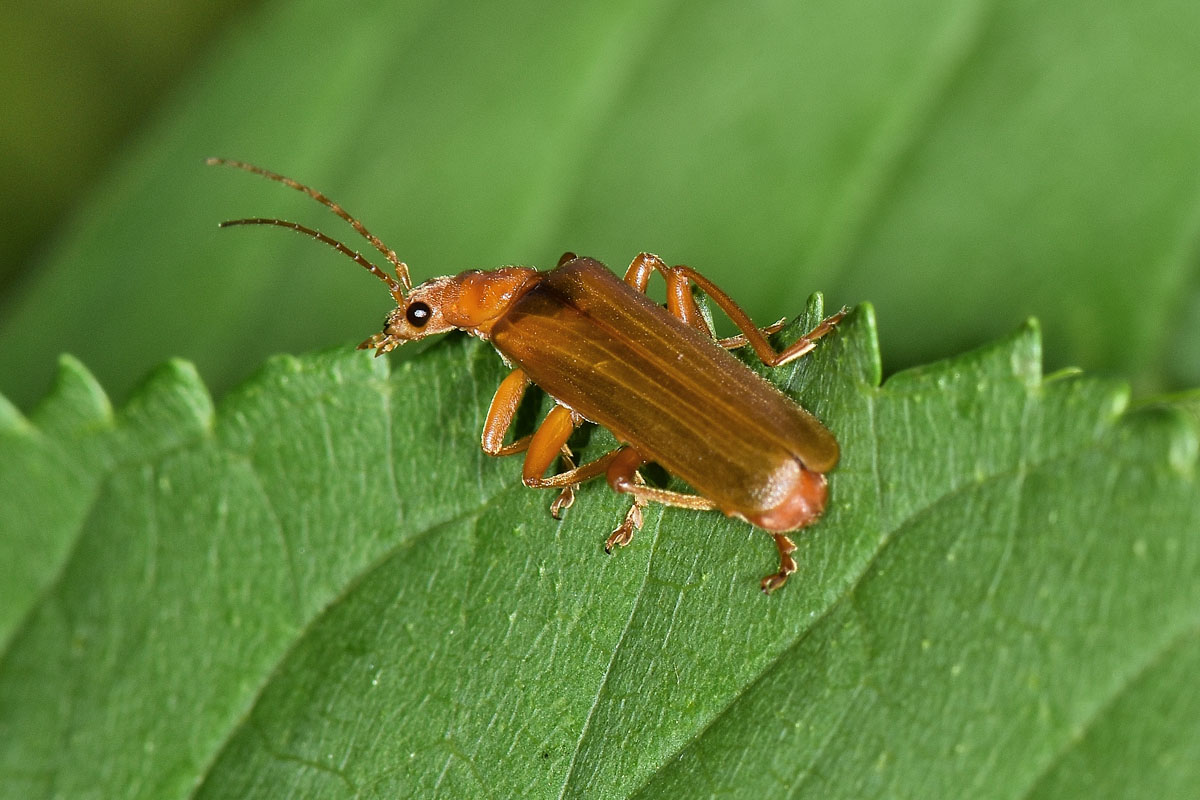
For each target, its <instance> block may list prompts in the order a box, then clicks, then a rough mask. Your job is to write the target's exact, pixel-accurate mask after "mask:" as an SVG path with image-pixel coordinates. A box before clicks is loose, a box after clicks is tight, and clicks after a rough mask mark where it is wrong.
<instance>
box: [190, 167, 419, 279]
mask: <svg viewBox="0 0 1200 800" xmlns="http://www.w3.org/2000/svg"><path fill="white" fill-rule="evenodd" d="M204 163H205V164H208V165H210V166H212V165H217V164H221V165H224V166H227V167H235V168H236V169H240V170H245V171H246V172H253V173H254V174H255V175H261V176H262V177H264V178H267V179H268V180H272V181H275V182H276V183H282V184H283V185H284V186H290V187H291V188H293V189H295V190H296V191H298V192H304V193H305V194H306V195H308V196H309V197H311V198H312V199H313V200H316V201H317V202H318V203H320V204H321V205H323V206H325V207H326V208H328V209H329V210H330V211H332V212H333V213H335V214H337V215H338V216H339V217H341V218H342V219H344V220H346V222H349V223H350V225H351V227H353V228H354V230H356V231H358V232H359V234H360V235H362V237H363V238H364V239H366V240H367V241H368V242H370V243H371V244H372V245H373V246H374V247H375V249H376V250H378V251H379V252H381V253H383V257H384V258H386V259H387V260H388V262H389V263H390V264H391V265H392V266H393V267H394V268H395V269H396V277H397V278H399V279H400V285H401V286H403V287H404V291H410V290H411V289H412V279H411V278H409V276H408V265H407V264H405V263H404V262H403V261H401V260H400V259H399V258H398V257H397V256H396V251H395V250H393V249H392V248H390V247H388V246H387V245H385V244H384V243H383V241H382V240H380V238H379V237H378V236H376V235H375V234H373V233H371V232H370V231H369V230H367V226H366V225H363V224H362V223H361V222H359V221H358V220H357V219H356V218H354V217H352V216H351V215H350V213H349V212H348V211H346V209H344V208H342V207H341V206H340V205H338V204H337V203H335V202H333V201H332V200H330V199H329V198H328V197H326V196H325V195H323V194H321V193H320V192H318V191H317V190H316V189H313V188H311V187H308V186H305V185H304V184H303V183H300V182H299V181H295V180H292V179H291V178H288V177H286V176H283V175H280V174H278V173H276V172H271V170H269V169H263V168H262V167H257V166H255V165H254V164H247V163H246V162H244V161H234V160H233V159H229V158H208V159H205V161H204ZM238 224H247V223H245V222H244V221H241V220H238ZM253 224H266V225H271V224H276V223H270V222H266V223H253ZM291 224H292V223H285V225H286V226H291ZM300 229H301V228H300V227H297V228H296V230H300ZM312 233H316V231H312ZM314 238H317V237H314ZM321 241H325V240H324V239H321ZM329 243H330V242H326V244H329ZM376 271H378V268H376ZM388 280H389V281H391V280H392V279H391V278H388ZM394 294H395V293H394V292H393V295H394ZM398 299H399V298H397V300H398Z"/></svg>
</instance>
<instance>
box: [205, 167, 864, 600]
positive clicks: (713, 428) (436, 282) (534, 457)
mask: <svg viewBox="0 0 1200 800" xmlns="http://www.w3.org/2000/svg"><path fill="white" fill-rule="evenodd" d="M207 163H209V164H224V165H227V166H230V167H235V168H237V169H242V170H245V171H247V172H252V173H255V174H257V175H261V176H263V177H265V178H268V179H270V180H272V181H276V182H278V183H282V184H284V185H285V186H289V187H291V188H292V189H295V190H297V191H300V192H303V193H305V194H307V195H308V196H309V197H312V198H313V199H314V200H316V201H317V202H319V203H321V204H322V205H324V206H326V207H327V208H329V209H330V210H332V211H333V212H334V213H335V214H337V215H338V216H339V217H341V218H342V219H344V220H345V221H346V222H348V223H350V225H351V226H352V227H353V228H354V230H356V231H357V232H358V233H359V234H360V235H362V236H363V237H364V238H365V239H366V240H367V241H369V242H370V243H371V244H372V245H373V246H374V247H375V249H376V250H378V251H379V252H380V253H382V254H383V256H384V257H385V258H386V259H387V260H388V262H389V263H390V264H391V265H392V267H393V268H394V269H395V272H396V277H395V278H392V277H391V276H390V275H388V274H387V273H385V272H384V271H383V270H381V269H380V268H379V267H377V266H376V265H375V264H373V263H371V262H370V261H369V260H367V259H366V258H364V257H363V256H362V255H360V254H359V253H358V252H357V251H354V250H352V249H351V248H349V247H347V246H346V245H345V244H343V243H341V242H339V241H337V240H335V239H332V238H330V237H329V236H326V235H325V234H323V233H320V232H319V231H316V230H314V229H312V228H308V227H305V226H303V225H300V224H298V223H295V222H288V221H285V220H281V219H273V218H264V217H254V218H248V219H235V220H229V221H226V222H222V223H221V226H222V227H228V226H233V225H274V226H279V227H284V228H290V229H292V230H294V231H297V232H299V233H302V234H304V235H306V236H310V237H312V238H314V239H316V240H318V241H320V242H323V243H324V244H326V245H329V246H330V247H332V248H334V249H335V250H337V251H339V252H340V253H342V254H343V255H346V256H348V257H349V258H351V259H353V260H354V261H356V262H357V263H358V264H359V265H361V266H362V267H364V268H365V269H366V270H368V271H369V272H370V273H371V274H372V275H374V276H375V277H377V278H379V280H381V281H383V283H384V284H385V285H386V286H387V288H388V291H389V292H390V293H391V295H392V298H393V299H394V300H395V302H396V308H394V309H392V310H391V311H390V312H389V313H388V315H387V317H386V319H385V320H384V323H383V330H382V331H381V332H380V333H376V334H375V335H373V336H371V337H370V338H368V339H367V340H366V341H364V342H363V343H362V344H360V345H359V349H366V348H373V349H374V350H375V355H377V356H378V355H382V354H384V353H387V352H388V351H390V350H392V349H394V348H396V347H398V346H399V345H401V344H404V343H405V342H409V341H413V340H415V339H423V338H425V337H426V336H432V335H434V334H439V333H445V332H446V331H450V330H454V329H458V330H463V331H466V332H467V333H469V334H471V335H472V336H477V337H479V338H480V339H483V340H484V341H487V342H491V344H492V346H493V347H495V348H496V350H497V351H498V352H499V353H500V356H501V357H502V358H503V359H504V361H505V363H506V364H508V365H510V366H512V367H514V369H513V370H512V372H510V373H509V374H508V376H507V377H506V378H505V379H504V380H503V381H501V383H500V386H499V388H498V389H497V390H496V394H495V396H494V397H493V398H492V402H491V406H490V407H489V409H488V413H487V420H486V422H485V423H484V426H483V434H482V437H481V444H482V447H483V451H484V452H485V453H487V454H488V455H492V456H506V455H513V454H517V453H524V454H525V463H524V469H523V471H522V480H523V481H524V483H525V485H526V486H529V487H532V488H552V489H558V490H559V495H558V497H557V498H556V499H555V500H554V502H553V503H552V504H551V507H550V511H551V513H552V514H553V515H554V516H555V518H558V516H559V515H560V514H561V512H562V510H563V509H565V508H568V507H569V506H570V505H571V503H572V501H573V499H574V496H575V495H574V493H575V487H576V486H578V485H579V484H580V483H581V482H583V481H586V480H588V479H591V478H596V477H599V476H601V475H603V476H604V477H605V478H606V479H607V481H608V485H609V486H610V487H612V489H613V490H614V491H616V492H620V493H624V494H628V495H630V496H631V497H632V499H633V503H632V505H631V507H630V509H629V511H628V513H627V514H626V515H625V518H624V520H622V522H621V524H620V525H618V526H617V527H616V529H615V530H613V532H612V533H611V534H610V535H609V537H608V539H607V540H606V541H605V545H604V549H605V551H607V552H612V549H613V547H623V546H625V545H627V544H629V542H630V540H631V539H632V537H633V533H634V531H635V530H637V529H639V528H641V526H642V509H643V508H644V507H645V506H646V505H647V504H648V503H661V504H663V505H666V506H675V507H677V508H687V509H695V510H718V511H721V512H723V513H725V514H726V515H728V516H730V517H735V518H737V519H741V520H745V521H747V522H749V523H751V524H753V525H756V526H758V527H760V528H763V529H764V530H766V531H767V532H768V533H769V534H771V536H773V537H774V539H775V545H776V547H777V549H778V551H779V570H778V571H777V572H774V573H772V574H770V575H768V576H766V577H765V578H763V579H762V582H761V587H762V589H763V591H765V592H767V593H770V592H772V591H774V590H775V589H778V588H779V587H781V586H783V584H784V583H785V582H786V581H787V578H788V576H789V575H791V574H792V573H793V572H795V571H796V562H795V560H794V559H793V558H792V556H791V553H792V552H793V551H794V550H795V549H796V546H795V544H793V542H792V540H791V539H790V538H789V537H788V536H787V533H788V532H789V531H795V530H798V529H800V528H803V527H805V526H806V525H809V524H810V523H812V522H813V521H815V520H816V519H817V518H818V517H819V516H820V515H821V512H822V511H823V510H824V508H825V503H826V499H827V494H828V489H827V484H826V478H825V473H826V472H828V471H829V470H831V469H832V468H833V467H834V465H835V464H837V461H838V444H837V441H836V440H835V439H834V437H833V434H831V433H830V432H829V431H828V430H827V429H826V428H825V427H824V426H823V425H822V424H821V423H820V422H819V421H817V419H816V417H814V416H813V415H812V414H810V413H809V412H808V411H806V410H805V409H803V408H801V407H800V406H799V405H797V404H796V403H795V402H793V401H792V400H791V399H790V398H788V397H787V396H786V395H784V394H783V393H782V392H781V391H779V390H778V389H776V388H775V387H774V386H773V385H771V384H770V383H768V382H767V381H766V380H764V379H763V378H761V377H760V376H759V375H757V374H756V373H755V372H753V371H752V370H751V369H750V368H749V367H747V366H746V365H745V364H743V363H742V362H740V361H738V360H737V359H736V358H734V357H733V356H732V355H730V354H729V353H728V352H727V351H728V350H731V349H734V348H739V347H743V346H746V345H749V346H750V347H752V348H754V352H755V353H756V354H757V355H758V357H759V358H760V359H761V360H762V361H763V363H765V364H767V365H769V366H779V365H781V364H786V363H787V362H789V361H792V360H794V359H796V358H799V357H801V356H803V355H805V354H806V353H808V352H810V351H811V350H812V349H813V348H814V346H815V342H816V341H817V340H818V339H820V338H821V337H822V336H824V335H826V334H827V333H829V332H830V331H831V330H832V329H833V327H834V326H835V325H836V324H837V323H838V321H839V320H841V319H842V317H843V316H845V314H846V313H847V310H846V309H845V308H842V309H841V310H840V311H838V312H837V313H836V314H833V315H831V316H829V317H827V318H826V319H824V320H823V321H822V322H821V323H820V324H818V325H817V326H816V327H815V328H813V329H812V330H811V331H809V332H808V333H807V334H805V335H804V336H802V337H800V339H798V340H797V341H795V342H793V343H792V344H791V345H789V346H788V347H786V348H784V349H783V350H781V351H776V350H775V349H774V348H773V347H772V346H771V344H770V343H769V342H768V340H767V336H766V335H767V334H770V333H774V332H775V331H777V330H779V329H780V328H781V327H782V325H783V321H782V320H781V321H779V322H777V323H775V324H774V325H770V326H768V327H766V328H763V329H759V328H757V327H756V326H755V325H754V323H753V322H752V321H751V320H750V317H749V316H747V314H746V313H745V312H744V311H743V310H742V309H741V308H740V307H739V306H738V305H737V303H735V302H734V301H733V300H732V299H731V298H730V297H729V295H727V294H725V292H723V291H722V290H721V289H719V288H717V286H715V285H714V284H713V283H712V282H711V281H709V280H708V279H707V278H705V277H704V276H703V275H701V274H700V273H699V272H696V271H695V270H693V269H691V268H690V267H685V266H674V267H670V266H667V265H666V264H665V263H664V262H663V261H662V259H660V258H658V256H654V255H650V254H649V253H642V254H640V255H639V256H638V257H637V258H635V259H634V260H633V263H632V264H630V266H629V269H628V270H627V271H626V273H625V279H624V280H623V281H622V280H620V279H618V278H617V277H616V276H615V275H613V273H612V272H610V271H609V270H608V268H607V267H605V266H604V265H603V264H601V263H600V262H598V261H594V260H592V259H590V258H580V257H577V256H576V255H575V254H574V253H565V254H564V255H563V256H562V258H560V259H559V261H558V265H557V266H556V267H555V268H554V269H552V270H548V271H538V270H536V269H533V268H530V267H500V268H498V269H493V270H489V271H481V270H468V271H466V272H462V273H459V274H458V275H455V276H447V277H441V278H433V279H431V280H428V281H426V282H424V283H422V284H420V285H418V286H413V285H412V281H411V280H410V278H409V274H408V267H407V265H405V264H404V262H402V261H401V260H400V259H399V258H398V257H397V256H396V253H395V252H394V251H393V250H391V249H390V248H389V247H387V246H386V245H385V244H384V243H383V242H382V241H380V240H379V239H378V238H377V237H376V236H375V235H374V234H372V233H371V232H370V231H368V230H367V229H366V227H365V226H364V225H363V224H362V223H361V222H359V221H358V220H357V219H355V218H354V217H352V216H351V215H350V214H349V213H348V212H346V211H345V210H344V209H343V208H342V207H341V206H340V205H338V204H337V203H334V202H333V201H332V200H330V199H329V198H328V197H326V196H325V195H323V194H321V193H320V192H318V191H316V190H315V189H311V188H309V187H308V186H305V185H304V184H302V183H298V182H297V181H294V180H292V179H291V178H286V177H284V176H282V175H278V174H276V173H274V172H271V171H269V170H266V169H263V168H261V167H256V166H254V165H252V164H246V163H243V162H240V161H231V160H227V159H219V158H211V159H208V162H207ZM654 272H658V273H660V274H661V275H662V276H663V278H664V279H665V280H666V283H667V303H666V306H665V308H664V307H663V306H660V305H658V304H656V303H654V302H653V301H651V300H650V299H648V298H647V297H646V295H645V290H646V286H647V284H648V283H649V280H650V276H651V275H652V274H653V273H654ZM692 284H695V285H696V286H698V287H700V289H702V290H703V291H704V292H705V294H707V295H708V297H709V298H711V300H712V301H713V302H714V303H716V305H717V306H719V307H720V308H721V309H722V310H723V311H724V312H725V313H726V314H727V315H728V316H729V318H730V319H731V320H732V321H733V323H734V324H735V325H736V326H737V327H738V329H739V330H740V331H741V333H740V334H739V335H737V336H733V337H730V338H727V339H714V337H713V334H712V332H711V331H710V329H709V327H708V324H707V322H706V321H705V319H704V317H703V316H702V315H701V313H700V310H699V308H698V306H697V305H696V301H695V299H694V298H693V296H692V292H691V285H692ZM530 384H534V385H536V386H538V387H539V388H541V389H542V390H543V391H545V392H546V394H548V395H549V396H550V397H551V398H552V399H553V400H554V401H555V405H554V407H553V409H552V410H551V411H550V413H549V414H548V415H547V416H546V418H545V420H544V421H543V422H542V423H541V424H540V425H539V426H538V428H537V429H536V430H535V431H534V432H533V433H532V434H530V435H528V436H524V437H521V438H519V439H516V440H515V441H513V442H510V443H508V444H504V439H505V435H506V433H507V431H508V429H509V427H510V426H511V424H512V422H513V420H514V418H515V417H516V413H517V407H518V405H519V404H520V402H521V398H522V397H523V396H524V394H525V391H526V389H527V388H528V387H529V385H530ZM585 421H587V422H594V423H597V424H599V425H602V426H604V427H605V428H608V429H609V430H610V431H611V432H612V433H613V435H614V436H615V437H616V438H617V440H618V441H619V442H620V443H621V445H620V446H619V447H617V448H616V449H615V450H612V451H610V452H608V453H606V454H604V455H602V456H599V457H598V458H596V459H595V460H593V461H590V462H588V463H586V464H582V465H579V466H576V464H575V463H574V461H573V459H572V454H571V451H570V449H569V448H568V447H567V440H568V438H570V436H571V434H572V433H573V431H574V430H575V428H576V427H577V426H579V425H580V424H581V423H583V422H585ZM559 458H561V459H562V461H563V462H564V463H565V465H566V469H565V470H564V471H562V472H559V473H557V474H553V475H550V476H546V474H545V473H546V471H547V470H548V469H550V467H551V466H552V465H553V464H554V462H555V460H556V459H559ZM647 462H654V463H657V464H659V465H660V466H662V467H663V468H664V469H666V470H667V471H668V472H669V473H671V474H672V475H675V476H677V477H679V478H681V479H682V480H684V481H686V482H687V483H688V484H689V485H690V486H691V487H692V489H694V490H695V494H686V493H683V492H677V491H671V490H667V489H662V488H657V487H654V486H649V485H647V484H646V483H645V481H644V480H643V479H642V476H641V474H640V472H639V468H640V467H641V466H642V465H643V464H646V463H647Z"/></svg>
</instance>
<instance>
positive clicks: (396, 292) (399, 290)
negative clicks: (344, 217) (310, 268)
mask: <svg viewBox="0 0 1200 800" xmlns="http://www.w3.org/2000/svg"><path fill="white" fill-rule="evenodd" d="M234 225H275V226H278V227H280V228H291V229H292V230H294V231H296V233H303V234H304V235H305V236H311V237H312V238H314V239H316V240H317V241H318V242H324V243H325V244H327V245H329V246H330V247H332V248H333V249H334V250H337V251H338V252H339V253H341V254H342V255H344V256H349V257H350V258H352V259H354V260H355V261H356V262H358V264H359V265H360V266H362V267H363V268H364V269H366V270H367V271H368V272H370V273H371V274H372V275H374V276H375V277H376V278H379V280H381V281H383V282H384V283H386V284H387V287H388V291H389V292H391V293H392V297H393V298H394V299H395V300H396V303H397V304H398V305H404V287H403V286H401V285H400V284H399V283H397V282H396V279H395V278H393V277H392V276H391V275H388V274H387V273H386V272H384V271H383V270H381V269H380V268H379V267H377V266H375V265H374V264H372V263H371V262H370V261H368V260H367V259H365V258H363V256H362V254H361V253H359V252H358V251H356V250H351V249H350V248H349V247H347V246H346V245H344V244H342V243H341V242H339V241H338V240H337V239H334V238H332V237H330V236H326V235H325V234H323V233H321V232H320V231H317V230H313V229H312V228H308V227H305V226H304V225H301V224H300V223H299V222H288V221H287V220H286V219H272V218H269V217H250V218H247V219H230V220H226V221H225V222H222V223H220V227H222V228H231V227H233V226H234Z"/></svg>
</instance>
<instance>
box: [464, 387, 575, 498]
mask: <svg viewBox="0 0 1200 800" xmlns="http://www.w3.org/2000/svg"><path fill="white" fill-rule="evenodd" d="M529 383H530V382H529V379H528V378H527V377H525V373H524V372H523V371H521V370H519V369H514V370H513V371H512V372H510V373H508V375H507V376H506V377H505V378H504V380H502V381H501V382H500V386H499V387H497V389H496V394H495V395H493V396H492V403H491V405H490V406H488V413H487V419H486V421H485V422H484V424H483V433H482V434H481V435H480V445H481V446H482V448H483V452H485V453H487V454H488V455H489V456H510V455H514V454H516V453H524V452H526V451H527V450H528V449H529V444H530V442H531V441H532V440H533V436H532V435H529V436H522V437H521V438H520V439H517V440H516V441H514V442H512V443H511V444H507V445H506V444H502V443H503V441H504V435H505V434H506V433H508V429H509V428H510V427H512V422H513V419H514V418H515V417H516V415H517V408H518V407H519V406H520V405H521V398H522V397H524V395H525V390H526V389H528V388H529ZM558 408H561V406H558ZM567 435H568V436H569V435H570V434H569V433H568V434H567ZM558 455H559V456H560V457H561V458H562V459H563V460H564V461H566V462H567V469H568V470H572V469H575V462H574V461H573V460H572V458H571V449H570V448H569V447H567V443H566V441H565V440H564V441H563V443H562V445H561V447H560V448H559V452H558ZM551 460H553V459H551ZM574 502H575V486H574V485H570V486H565V487H563V490H562V491H561V492H559V494H558V497H556V498H554V502H553V503H551V504H550V515H551V516H552V517H554V518H555V519H560V518H561V517H562V512H563V511H564V510H565V509H568V508H570V507H571V504H572V503H574Z"/></svg>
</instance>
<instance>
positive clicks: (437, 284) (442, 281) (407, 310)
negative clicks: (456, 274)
mask: <svg viewBox="0 0 1200 800" xmlns="http://www.w3.org/2000/svg"><path fill="white" fill-rule="evenodd" d="M455 289H456V286H455V279H454V278H434V279H433V280H428V281H425V283H422V284H421V285H420V286H417V287H415V288H413V289H412V290H411V291H410V292H409V293H408V295H407V296H406V297H401V298H397V301H398V303H399V305H397V306H396V307H395V308H393V309H392V310H391V311H389V312H388V315H387V316H386V317H384V319H383V331H381V332H380V333H377V334H375V335H374V336H371V337H370V338H368V339H367V340H366V341H364V342H363V343H362V344H360V345H359V346H358V349H359V350H367V349H370V348H374V349H375V355H377V356H381V355H383V354H384V353H387V352H389V351H391V350H394V349H395V348H397V347H399V346H400V345H402V344H404V343H405V342H411V341H413V340H414V339H424V338H425V337H426V336H434V335H436V334H439V333H445V332H446V331H450V330H453V329H454V328H456V327H458V326H457V325H455V324H454V323H452V322H450V321H449V320H448V319H447V315H446V313H445V310H446V309H447V308H449V307H451V305H452V304H453V302H454V299H455V297H456V296H457V292H456V291H455Z"/></svg>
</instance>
